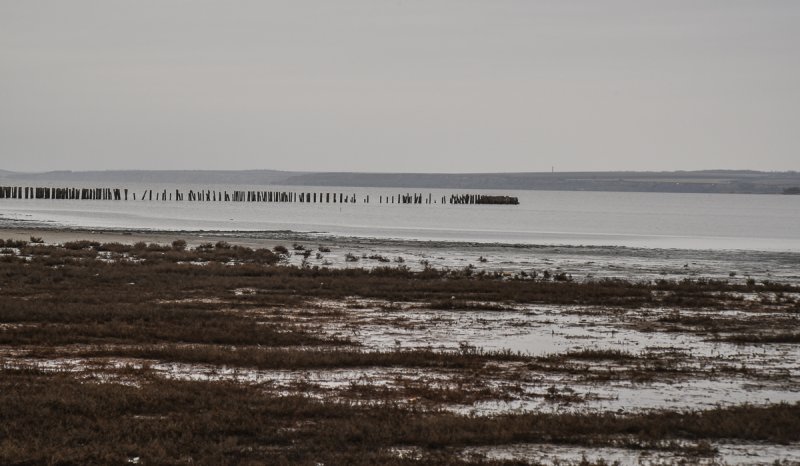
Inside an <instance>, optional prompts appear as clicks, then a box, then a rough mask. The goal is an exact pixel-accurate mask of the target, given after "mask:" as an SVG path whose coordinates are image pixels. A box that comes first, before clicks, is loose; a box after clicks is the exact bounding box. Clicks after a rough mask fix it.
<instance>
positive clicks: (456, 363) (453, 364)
mask: <svg viewBox="0 0 800 466" xmlns="http://www.w3.org/2000/svg"><path fill="white" fill-rule="evenodd" d="M75 355H76V356H82V357H111V356H113V357H132V358H143V359H155V360H159V361H169V362H183V363H190V364H213V365H224V366H236V367H249V368H254V369H298V370H303V369H331V368H355V367H410V368H443V369H482V368H484V366H485V364H486V363H487V362H490V361H525V360H527V359H529V358H528V357H525V356H520V355H517V354H514V353H511V352H509V351H495V352H483V351H474V352H473V351H469V352H462V351H444V352H442V351H433V350H424V349H423V350H401V351H400V350H398V351H359V350H340V349H337V350H310V349H308V350H306V349H269V348H254V347H238V348H226V347H219V346H198V345H193V346H174V345H170V346H136V347H112V348H94V349H86V350H82V351H78V352H76V353H75Z"/></svg>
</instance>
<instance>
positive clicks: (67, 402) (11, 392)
mask: <svg viewBox="0 0 800 466" xmlns="http://www.w3.org/2000/svg"><path fill="white" fill-rule="evenodd" d="M135 375H136V377H137V378H138V379H139V380H141V381H142V382H141V384H140V385H139V386H129V385H121V384H116V383H103V384H99V383H93V382H82V381H78V380H76V379H74V378H72V377H69V376H68V375H65V374H59V373H45V372H41V371H37V370H33V369H29V370H26V369H25V368H5V369H3V370H2V376H1V377H0V418H2V419H3V423H2V424H0V462H2V463H5V464H11V463H18V462H25V463H26V464H34V463H35V464H39V463H50V464H53V463H59V464H66V463H71V464H97V463H102V464H109V463H115V464H122V463H125V462H127V461H130V460H131V459H133V458H139V460H140V461H141V462H142V463H144V464H175V463H178V462H181V463H186V462H193V463H201V464H223V463H225V464H227V463H259V462H265V461H267V462H269V463H270V464H312V463H314V462H322V463H325V464H376V463H380V464H404V463H406V462H407V460H403V459H402V458H398V457H397V456H396V455H394V454H392V453H390V452H389V448H391V447H394V446H397V445H401V446H405V447H418V448H420V449H421V451H422V455H423V459H424V462H425V464H437V463H439V464H461V463H463V462H464V461H466V460H460V459H458V457H457V456H456V455H454V454H453V453H454V452H455V451H457V449H459V448H463V447H467V446H476V445H505V444H515V443H559V444H572V445H585V446H609V445H610V446H619V447H629V448H642V447H643V446H645V447H646V446H653V445H657V446H658V447H659V448H668V449H677V450H680V449H682V448H696V447H692V446H689V447H687V446H686V445H684V444H681V443H677V442H675V443H664V441H665V440H670V439H679V440H688V441H693V442H703V441H708V440H716V439H726V440H730V439H733V440H742V441H768V442H777V443H788V442H796V441H798V440H800V404H794V405H789V404H780V405H772V406H766V407H754V406H740V407H734V408H718V409H712V410H708V411H699V412H669V411H667V412H652V413H644V414H630V415H617V414H613V413H605V414H577V413H575V414H542V413H529V414H509V415H502V416H492V417H473V416H462V415H456V414H450V413H445V412H418V411H416V410H414V409H412V408H402V407H399V406H396V405H393V404H386V405H358V404H351V403H342V402H331V401H319V400H314V399H311V398H305V397H298V396H274V395H270V394H268V393H265V392H264V391H263V390H261V389H259V387H257V386H248V385H242V384H237V383H230V382H188V381H172V380H164V379H161V378H159V377H157V376H154V375H152V374H151V373H150V372H149V371H147V370H141V371H139V373H138V374H135ZM745 419H746V420H747V422H742V421H743V420H745Z"/></svg>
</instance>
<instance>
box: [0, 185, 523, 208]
mask: <svg viewBox="0 0 800 466" xmlns="http://www.w3.org/2000/svg"><path fill="white" fill-rule="evenodd" d="M136 194H137V193H135V192H130V193H129V191H128V189H126V188H56V187H29V186H0V199H66V200H99V201H128V200H133V201H136V200H139V201H185V202H266V203H302V204H356V203H363V204H369V203H370V196H369V195H362V196H361V197H359V196H358V195H357V194H354V193H343V192H319V191H301V192H297V191H261V190H234V191H218V190H211V189H199V190H191V189H190V190H189V191H186V192H183V191H181V190H179V189H176V190H174V191H173V190H167V189H162V190H158V191H156V190H153V189H145V190H144V191H143V192H142V193H141V195H140V196H138V198H137V195H136ZM374 200H375V199H374V197H373V201H374ZM377 201H378V202H377V203H378V204H464V205H471V204H475V205H477V204H498V205H502V204H505V205H518V204H519V199H518V198H516V197H513V196H499V195H486V194H451V195H449V196H441V198H439V197H437V198H434V197H433V194H431V193H428V194H427V195H426V194H421V193H396V194H387V195H379V196H378V199H377Z"/></svg>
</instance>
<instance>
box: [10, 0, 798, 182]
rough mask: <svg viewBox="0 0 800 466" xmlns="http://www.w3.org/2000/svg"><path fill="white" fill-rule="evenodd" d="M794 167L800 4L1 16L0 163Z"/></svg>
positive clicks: (301, 4)
mask: <svg viewBox="0 0 800 466" xmlns="http://www.w3.org/2000/svg"><path fill="white" fill-rule="evenodd" d="M551 166H554V167H555V169H556V170H557V171H574V170H623V169H625V170H673V169H684V170H693V169H707V168H730V169H739V168H751V169H761V170H793V169H800V1H795V0H786V1H765V0H752V1H737V0H721V1H701V0H689V1H674V0H671V1H646V0H631V1H598V0H591V1H582V2H581V1H565V0H554V1H532V0H522V1H511V0H484V1H473V0H394V1H383V0H363V1H353V0H335V1H331V0H320V1H310V0H290V1H280V2H279V1H265V0H253V1H206V0H174V1H169V0H136V1H133V0H131V1H117V0H97V1H86V0H70V1H63V0H56V1H38V0H24V1H22V0H0V169H9V170H20V171H44V170H65V169H72V170H84V169H101V170H102V169H127V168H130V169H134V168H135V169H181V168H187V169H249V168H273V169H283V170H312V171H321V170H335V171H404V172H407V171H413V172H483V171H489V172H499V171H549V170H550V168H551Z"/></svg>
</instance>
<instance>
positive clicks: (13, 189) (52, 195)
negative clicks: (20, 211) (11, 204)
mask: <svg viewBox="0 0 800 466" xmlns="http://www.w3.org/2000/svg"><path fill="white" fill-rule="evenodd" d="M123 195H124V200H126V201H127V200H128V190H127V189H119V188H51V187H47V188H34V187H28V186H0V199H71V200H101V201H121V200H123Z"/></svg>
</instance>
